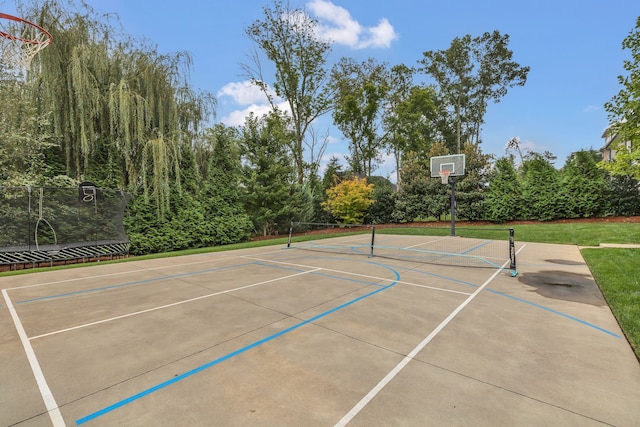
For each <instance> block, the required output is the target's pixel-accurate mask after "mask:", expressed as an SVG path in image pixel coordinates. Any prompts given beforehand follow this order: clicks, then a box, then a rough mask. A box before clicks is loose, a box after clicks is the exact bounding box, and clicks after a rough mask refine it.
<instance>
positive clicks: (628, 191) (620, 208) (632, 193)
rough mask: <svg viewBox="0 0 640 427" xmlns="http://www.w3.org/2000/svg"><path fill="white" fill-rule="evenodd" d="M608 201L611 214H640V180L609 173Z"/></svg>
mask: <svg viewBox="0 0 640 427" xmlns="http://www.w3.org/2000/svg"><path fill="white" fill-rule="evenodd" d="M610 179H611V192H610V193H609V197H608V201H609V206H610V208H611V211H610V212H609V214H611V215H625V216H632V215H639V214H640V182H639V181H638V180H637V179H633V178H631V177H630V176H628V175H611V178H610Z"/></svg>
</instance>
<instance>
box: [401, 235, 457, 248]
mask: <svg viewBox="0 0 640 427" xmlns="http://www.w3.org/2000/svg"><path fill="white" fill-rule="evenodd" d="M447 237H451V236H447ZM447 237H443V238H442V239H436V240H430V241H428V242H422V243H418V244H416V245H411V246H405V247H404V248H402V249H411V248H417V247H418V246H424V245H430V244H431V243H438V242H440V241H442V240H447Z"/></svg>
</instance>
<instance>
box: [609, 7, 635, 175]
mask: <svg viewBox="0 0 640 427" xmlns="http://www.w3.org/2000/svg"><path fill="white" fill-rule="evenodd" d="M622 48H623V49H629V51H630V52H631V59H628V60H625V61H624V64H623V66H624V69H625V70H626V71H627V72H628V73H629V74H628V75H626V76H618V81H619V82H620V84H621V85H622V86H623V88H622V89H620V92H618V94H617V95H615V96H614V97H613V98H612V99H611V101H609V102H607V103H606V104H605V109H606V110H607V112H608V113H609V120H610V122H611V123H613V124H612V125H611V132H614V133H617V136H618V138H617V141H618V142H617V143H614V147H612V148H613V149H614V150H615V152H616V155H615V158H614V159H613V161H612V162H601V163H600V167H602V168H604V169H606V170H608V171H609V172H611V173H612V174H614V175H628V176H630V177H632V178H634V179H636V180H640V115H639V114H638V111H640V16H639V17H638V18H636V26H635V29H634V30H632V31H631V32H630V33H629V35H628V36H627V37H626V38H625V39H624V40H623V42H622Z"/></svg>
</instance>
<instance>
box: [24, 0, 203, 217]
mask: <svg viewBox="0 0 640 427" xmlns="http://www.w3.org/2000/svg"><path fill="white" fill-rule="evenodd" d="M25 15H26V16H27V17H29V18H31V19H33V20H34V21H36V22H38V23H39V24H41V25H42V26H43V27H45V28H47V30H49V31H50V32H51V33H52V35H53V37H54V40H55V42H54V43H52V44H51V45H50V46H48V47H47V49H44V50H43V51H42V52H41V53H40V54H39V55H38V57H37V58H36V60H35V61H36V62H35V65H36V66H35V67H34V69H37V70H38V72H37V73H31V74H30V75H31V79H32V83H33V85H34V88H37V91H36V92H35V93H34V99H35V100H36V102H37V108H38V111H39V112H40V113H41V114H49V121H50V124H51V125H50V128H49V132H50V133H51V134H52V138H53V139H52V140H53V141H54V142H55V143H56V147H55V150H53V149H52V150H49V151H48V153H47V161H48V162H49V161H50V162H51V163H52V164H63V165H64V172H65V173H66V174H67V175H69V176H71V177H72V178H74V179H77V180H83V179H86V177H87V176H94V177H99V178H100V179H101V180H104V181H109V182H114V181H115V180H114V178H113V174H114V171H115V168H116V167H117V168H118V169H117V173H116V175H117V180H118V185H119V186H121V187H123V188H127V189H129V190H130V191H131V192H133V193H137V187H138V186H141V187H142V188H143V190H144V195H145V197H147V198H149V196H150V194H151V193H155V195H156V196H157V197H155V196H154V197H152V198H153V199H154V200H155V201H156V203H157V205H156V211H157V212H158V213H159V214H160V215H162V214H164V213H165V212H167V209H168V200H169V199H170V197H171V196H170V188H171V187H172V186H174V185H175V186H176V187H175V188H176V190H178V192H180V188H181V187H180V174H179V165H180V160H179V155H180V153H181V152H182V150H181V147H180V146H181V145H182V144H186V145H189V146H190V145H191V144H192V143H193V138H194V137H195V135H196V134H197V133H198V132H199V131H200V128H201V126H202V124H203V123H204V122H205V121H206V120H207V119H208V118H209V117H210V116H211V115H212V114H213V111H214V108H215V98H213V96H211V95H209V94H206V93H196V92H195V91H193V90H192V89H190V87H189V86H188V84H187V72H188V69H189V66H190V64H191V57H190V55H189V54H188V53H186V52H179V53H177V54H171V55H161V54H159V53H158V52H157V50H156V49H155V48H152V47H149V46H146V45H144V44H142V43H140V42H136V41H135V40H133V39H132V38H128V37H127V36H121V35H120V34H119V32H118V31H117V30H115V29H114V28H113V27H112V26H111V24H109V21H108V20H107V18H105V17H104V16H101V15H98V14H97V13H96V12H94V11H93V10H92V9H91V7H90V6H88V5H87V4H86V3H79V4H71V3H63V2H61V1H57V0H54V1H46V2H43V3H42V4H33V5H31V6H29V8H27V12H26V14H25ZM97 159H100V160H103V161H97ZM105 166H108V167H105Z"/></svg>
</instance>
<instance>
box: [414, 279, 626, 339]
mask: <svg viewBox="0 0 640 427" xmlns="http://www.w3.org/2000/svg"><path fill="white" fill-rule="evenodd" d="M414 271H415V272H417V273H422V274H426V275H428V276H434V277H437V278H440V279H445V280H448V281H451V282H454V283H459V284H461V285H466V286H472V287H474V288H477V287H478V285H476V284H474V283H470V282H465V281H463V280H458V279H453V278H451V277H446V276H441V275H439V274H434V273H429V272H427V271H422V270H414ZM485 290H486V291H487V292H491V293H494V294H496V295H500V296H503V297H507V298H511V299H512V300H515V301H518V302H523V303H525V304H528V305H530V306H533V307H536V308H541V309H542V310H545V311H548V312H550V313H553V314H557V315H558V316H562V317H564V318H566V319H569V320H573V321H575V322H578V323H581V324H583V325H585V326H589V327H590V328H593V329H596V330H598V331H601V332H604V333H605V334H607V335H611V336H613V337H616V338H622V337H621V336H620V335H618V334H616V333H614V332H611V331H609V330H607V329H604V328H601V327H600V326H597V325H594V324H592V323H589V322H587V321H585V320H582V319H578V318H577V317H574V316H571V315H569V314H566V313H563V312H561V311H558V310H554V309H553V308H550V307H546V306H544V305H541V304H537V303H535V302H532V301H528V300H526V299H522V298H518V297H516V296H513V295H510V294H507V293H505V292H501V291H497V290H495V289H491V288H486V289H485Z"/></svg>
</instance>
